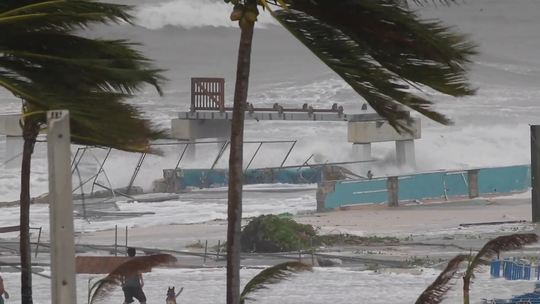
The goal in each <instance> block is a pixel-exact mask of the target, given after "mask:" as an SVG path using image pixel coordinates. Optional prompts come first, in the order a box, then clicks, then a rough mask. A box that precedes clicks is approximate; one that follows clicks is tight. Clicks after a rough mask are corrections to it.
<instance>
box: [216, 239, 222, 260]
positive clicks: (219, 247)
mask: <svg viewBox="0 0 540 304" xmlns="http://www.w3.org/2000/svg"><path fill="white" fill-rule="evenodd" d="M220 249H221V241H220V240H218V241H217V254H216V261H217V260H219V250H220Z"/></svg>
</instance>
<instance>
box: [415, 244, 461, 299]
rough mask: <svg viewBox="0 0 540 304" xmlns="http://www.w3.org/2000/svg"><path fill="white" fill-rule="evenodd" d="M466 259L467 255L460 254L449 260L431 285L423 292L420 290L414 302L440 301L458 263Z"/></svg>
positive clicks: (457, 267) (448, 288) (448, 287)
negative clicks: (420, 292)
mask: <svg viewBox="0 0 540 304" xmlns="http://www.w3.org/2000/svg"><path fill="white" fill-rule="evenodd" d="M468 259H469V255H466V254H460V255H458V256H456V257H454V258H453V259H452V260H450V262H448V265H447V266H446V268H445V269H444V270H443V272H441V274H439V276H438V277H437V278H436V279H435V281H434V282H433V283H431V285H429V286H428V288H426V290H424V292H422V294H421V295H420V297H418V300H416V302H415V304H439V303H441V302H442V301H443V300H444V299H445V297H446V294H447V293H448V291H449V290H450V289H451V286H450V285H449V283H450V281H451V280H452V279H453V278H455V277H456V272H457V271H458V269H459V265H460V264H461V263H462V262H464V261H466V260H468Z"/></svg>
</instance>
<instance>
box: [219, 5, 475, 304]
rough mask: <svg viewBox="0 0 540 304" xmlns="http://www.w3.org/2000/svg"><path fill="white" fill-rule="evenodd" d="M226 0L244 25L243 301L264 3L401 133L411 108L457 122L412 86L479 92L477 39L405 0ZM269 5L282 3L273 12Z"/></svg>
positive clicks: (235, 125) (233, 163)
mask: <svg viewBox="0 0 540 304" xmlns="http://www.w3.org/2000/svg"><path fill="white" fill-rule="evenodd" d="M225 2H232V3H233V4H234V8H233V12H232V14H231V20H233V21H238V22H239V25H240V28H241V30H242V32H241V35H240V45H239V50H238V66H237V74H236V87H235V93H234V106H233V117H232V130H231V150H230V158H229V197H228V200H229V202H228V230H227V303H228V304H238V303H239V301H240V234H241V223H240V222H241V219H242V183H243V181H242V178H243V175H242V160H243V146H242V145H243V136H244V113H245V110H246V100H247V94H248V86H249V73H250V66H251V61H250V59H251V45H252V40H253V32H254V23H255V22H256V20H257V15H258V13H259V10H258V7H262V8H263V9H267V10H268V11H269V12H270V13H271V14H272V16H273V17H274V18H275V19H276V20H277V21H278V22H279V23H280V24H281V25H283V27H285V29H287V30H288V31H289V32H290V33H291V34H292V35H293V36H295V37H296V38H297V39H298V40H299V41H300V42H302V43H303V44H304V45H305V46H306V47H307V48H308V49H309V50H310V51H311V52H312V53H313V54H315V56H317V57H318V58H319V59H320V60H321V61H322V62H324V63H325V64H326V65H327V66H328V67H329V68H330V69H332V70H333V71H334V72H336V74H338V75H339V76H340V77H341V78H342V79H343V80H344V81H345V82H347V83H348V84H349V85H350V86H351V88H352V89H353V90H355V92H357V93H358V94H359V95H360V96H361V97H363V98H364V99H365V100H366V101H367V102H368V103H369V105H370V106H371V107H372V108H373V109H374V110H375V111H376V112H377V113H378V114H379V115H380V116H381V117H383V118H384V119H386V120H388V122H389V123H390V124H391V125H392V126H393V127H394V128H395V129H396V130H398V131H400V132H402V131H409V126H410V123H411V121H412V118H411V117H409V115H407V109H409V108H410V109H412V110H415V111H417V112H419V113H421V114H422V115H425V116H427V117H428V118H430V119H432V120H435V121H437V122H439V123H442V124H450V123H451V121H450V120H449V119H448V118H447V117H445V116H444V115H442V114H440V113H438V112H436V111H434V110H432V109H430V105H432V101H430V100H429V99H426V98H425V97H423V96H421V95H420V94H418V93H415V92H411V91H407V89H411V88H412V89H422V88H423V87H428V88H431V89H433V90H436V91H438V92H441V93H443V94H447V95H451V96H468V95H473V94H475V89H473V88H472V87H471V86H470V84H469V83H468V79H467V65H468V64H470V63H471V61H470V58H471V56H472V55H475V54H476V45H475V44H474V43H472V42H470V41H469V40H468V38H467V36H465V35H461V34H458V33H456V32H454V31H453V30H452V28H449V27H445V26H443V25H442V24H441V22H439V21H433V20H422V19H420V18H419V17H418V16H417V14H415V13H414V12H412V11H410V10H409V9H408V8H407V5H406V4H407V1H406V0H341V1H335V0H294V1H293V0H234V1H232V0H225ZM413 2H416V3H420V2H421V1H420V0H414V1H413ZM422 2H423V1H422ZM441 2H452V1H451V0H442V1H441ZM268 4H271V5H275V6H278V8H282V9H281V10H278V11H275V12H274V11H272V10H271V8H270V6H269V5H268Z"/></svg>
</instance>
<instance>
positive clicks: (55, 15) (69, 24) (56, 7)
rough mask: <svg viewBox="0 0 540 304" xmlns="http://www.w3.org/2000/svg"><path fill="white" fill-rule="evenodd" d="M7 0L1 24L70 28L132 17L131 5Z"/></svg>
mask: <svg viewBox="0 0 540 304" xmlns="http://www.w3.org/2000/svg"><path fill="white" fill-rule="evenodd" d="M7 2H8V3H3V4H1V5H0V26H2V25H10V26H12V27H15V28H22V29H36V28H38V29H40V30H63V31H69V30H75V29H78V28H83V29H84V28H87V27H88V26H89V25H90V24H96V23H103V24H109V23H121V22H126V23H132V19H133V16H132V15H130V14H129V12H130V11H131V10H133V7H132V6H128V5H120V4H111V3H104V2H96V1H90V0H56V1H28V2H30V3H28V2H27V1H25V2H27V3H19V5H18V6H13V5H10V4H12V3H11V1H7ZM6 4H7V5H6ZM25 4H26V5H25Z"/></svg>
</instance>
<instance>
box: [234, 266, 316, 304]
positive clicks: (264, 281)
mask: <svg viewBox="0 0 540 304" xmlns="http://www.w3.org/2000/svg"><path fill="white" fill-rule="evenodd" d="M312 270H313V268H312V266H311V265H308V264H304V263H300V262H285V263H281V264H278V265H275V266H272V267H270V268H267V269H265V270H263V271H261V272H260V273H259V274H257V275H256V276H255V277H253V278H252V279H251V280H250V281H249V282H248V283H247V284H246V286H245V287H244V290H243V291H242V294H241V295H240V298H241V299H242V303H244V301H245V300H253V299H252V298H249V297H248V296H249V295H250V294H252V293H254V292H257V291H259V290H262V289H267V288H268V286H267V285H269V284H277V283H280V282H283V281H284V280H287V279H288V278H289V277H290V276H291V275H292V274H294V273H299V272H303V271H312Z"/></svg>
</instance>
